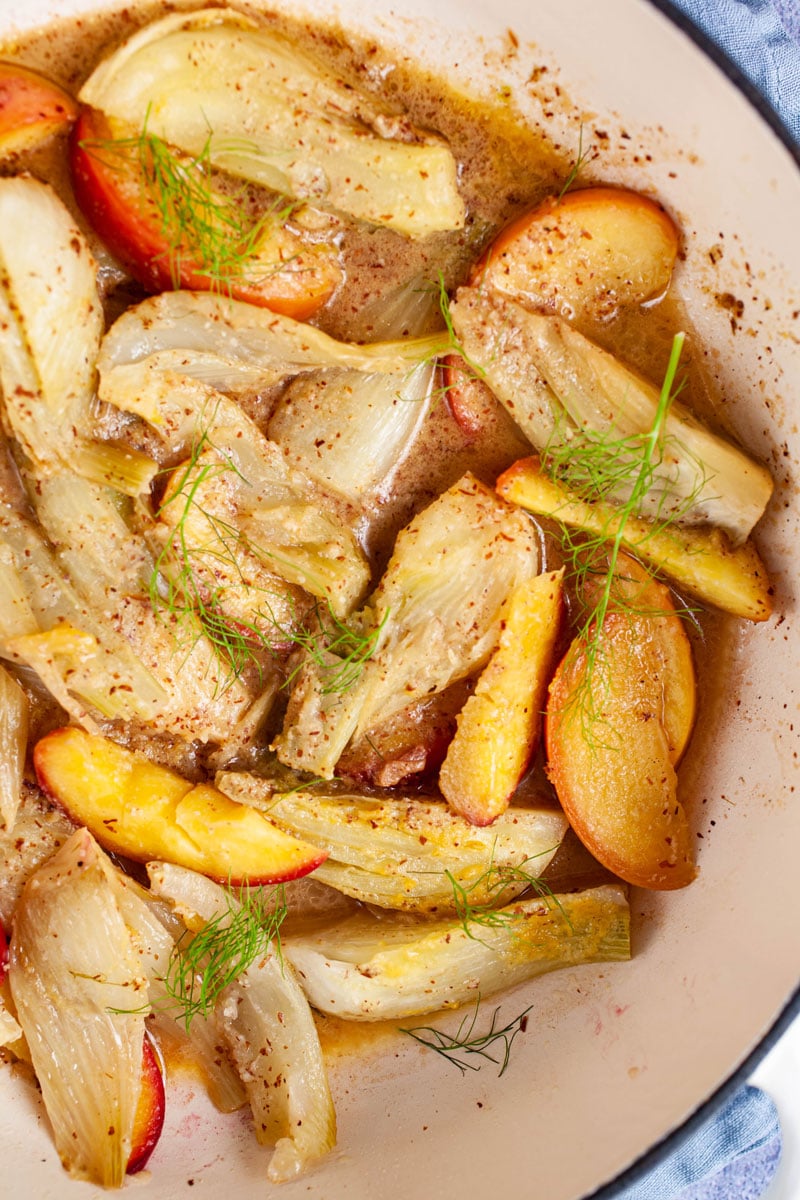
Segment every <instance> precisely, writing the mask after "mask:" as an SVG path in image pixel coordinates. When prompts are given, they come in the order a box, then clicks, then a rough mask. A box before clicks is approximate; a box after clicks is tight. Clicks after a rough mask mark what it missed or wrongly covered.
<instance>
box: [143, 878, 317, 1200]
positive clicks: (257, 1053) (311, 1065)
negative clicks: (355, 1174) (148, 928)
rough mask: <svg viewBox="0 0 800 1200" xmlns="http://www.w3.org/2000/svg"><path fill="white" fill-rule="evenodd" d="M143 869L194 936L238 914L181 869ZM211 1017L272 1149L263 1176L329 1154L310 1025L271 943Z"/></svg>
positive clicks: (280, 1175) (230, 899)
mask: <svg viewBox="0 0 800 1200" xmlns="http://www.w3.org/2000/svg"><path fill="white" fill-rule="evenodd" d="M147 870H148V874H149V876H150V883H151V887H152V890H153V891H154V892H155V894H156V895H157V896H160V897H162V898H163V899H166V900H169V901H170V902H171V903H172V904H173V905H174V906H175V909H176V911H177V912H179V913H180V914H181V916H182V917H183V919H184V920H185V921H186V922H187V924H188V925H189V927H190V928H191V929H193V930H195V931H196V932H200V933H202V930H203V927H204V926H206V925H207V924H208V923H209V922H211V921H215V920H219V921H220V926H221V929H222V930H223V931H224V929H225V927H226V925H229V924H230V921H231V920H232V919H233V917H234V915H235V914H236V913H237V912H239V911H240V909H241V905H240V903H239V901H238V900H237V898H236V897H235V895H233V894H232V893H231V892H230V891H226V890H225V889H223V888H221V887H220V886H219V885H218V884H216V883H212V882H211V880H209V879H206V878H205V877H204V876H202V875H197V874H196V873H195V872H193V871H189V870H187V869H186V868H184V867H176V866H173V865H172V864H170V863H150V864H148V868H147ZM279 944H280V943H279ZM215 1017H216V1021H217V1024H218V1027H219V1029H220V1031H221V1034H222V1036H223V1038H224V1040H225V1042H226V1043H227V1045H228V1048H229V1051H230V1053H231V1055H232V1058H233V1060H234V1063H235V1064H236V1066H237V1067H238V1069H239V1072H240V1075H241V1078H242V1082H243V1083H244V1086H245V1090H246V1092H247V1096H248V1100H249V1101H250V1105H251V1108H252V1110H253V1120H254V1123H255V1131H256V1137H257V1138H258V1140H259V1141H260V1142H262V1143H266V1144H274V1145H275V1152H274V1154H273V1156H272V1159H271V1161H270V1164H269V1167H268V1169H267V1174H268V1177H269V1178H270V1179H271V1180H272V1181H273V1182H281V1181H284V1180H287V1179H292V1178H294V1177H295V1176H297V1175H298V1174H300V1173H301V1171H303V1170H304V1169H305V1168H306V1167H307V1166H309V1165H310V1164H311V1163H313V1162H315V1161H316V1160H317V1159H318V1158H320V1157H321V1156H322V1155H324V1154H326V1153H327V1152H328V1151H329V1150H331V1149H332V1148H333V1146H334V1144H335V1142H336V1115H335V1112H334V1108H333V1101H332V1099H331V1094H330V1089H329V1087H328V1079H327V1073H326V1071H325V1065H324V1063H323V1060H322V1050H321V1048H320V1044H319V1037H318V1035H317V1030H316V1026H315V1025H314V1018H313V1016H312V1014H311V1010H310V1008H309V1006H308V1002H307V1001H306V999H305V996H304V994H303V992H302V990H301V988H300V987H299V985H298V983H297V981H296V979H295V976H294V972H293V970H292V968H291V966H290V965H289V964H288V963H287V962H286V961H285V959H283V957H282V956H281V954H280V952H279V950H278V949H276V945H275V942H274V941H272V942H270V945H269V947H268V949H267V950H266V952H265V953H264V954H263V955H261V956H260V957H259V958H258V959H257V961H255V962H253V963H252V964H251V965H250V966H248V967H246V969H245V970H244V971H243V972H242V973H241V974H240V975H239V977H238V978H237V979H236V980H235V981H234V982H233V983H230V984H228V986H227V987H226V988H225V989H224V991H223V992H222V993H221V995H220V997H219V999H218V1000H217V1002H216V1007H215Z"/></svg>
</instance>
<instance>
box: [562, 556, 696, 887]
mask: <svg viewBox="0 0 800 1200" xmlns="http://www.w3.org/2000/svg"><path fill="white" fill-rule="evenodd" d="M627 564H628V560H626V563H625V566H623V565H622V564H618V571H619V572H620V573H621V572H622V571H623V570H626V568H627ZM630 570H631V573H632V579H631V581H630V582H628V581H626V583H625V590H627V591H628V594H629V598H630V601H631V603H635V604H636V609H633V608H629V607H627V606H623V605H618V604H613V605H612V606H611V608H610V609H609V611H608V613H607V615H606V617H605V619H604V621H603V625H602V639H601V641H600V642H599V643H595V644H594V650H595V653H594V654H593V653H592V652H591V651H590V650H589V649H588V647H587V642H586V641H585V640H584V639H581V638H577V639H576V640H575V641H574V642H573V644H572V646H571V647H570V649H569V650H568V652H567V654H566V656H565V657H564V659H563V661H562V662H561V664H560V666H559V667H558V670H557V671H556V674H555V677H554V679H553V681H552V683H551V684H550V690H549V698H548V707H547V716H546V722H545V737H546V746H547V759H548V773H549V775H550V778H551V780H552V782H553V784H554V786H555V789H556V793H557V794H558V798H559V800H560V801H561V804H562V806H563V808H564V812H565V813H566V815H567V819H568V820H569V822H570V824H571V826H572V828H573V829H574V830H575V833H576V834H577V835H578V837H579V838H580V839H581V841H582V842H583V843H584V845H585V846H586V847H587V849H589V850H590V851H591V853H592V854H593V855H594V856H595V858H597V859H598V861H599V862H601V863H602V864H603V865H604V866H605V867H608V869H609V870H611V871H613V872H614V874H616V875H618V876H619V877H620V878H621V879H624V880H625V881H626V882H627V883H631V884H635V885H637V886H639V887H645V888H653V889H656V890H670V889H673V888H679V887H684V886H686V884H688V883H691V881H692V879H693V878H694V877H695V874H696V870H695V865H694V846H693V834H692V831H691V827H690V824H689V820H688V818H687V814H686V812H685V810H684V807H683V805H682V804H681V802H680V801H679V799H678V796H677V776H676V773H675V765H676V763H677V761H678V759H679V757H680V755H681V753H682V752H683V749H684V747H685V745H686V742H687V740H688V737H689V733H690V730H691V726H692V721H693V717H694V704H695V682H694V668H693V664H692V657H691V649H690V647H689V642H688V638H687V637H686V633H685V631H684V629H683V626H682V624H681V621H680V618H679V617H678V616H677V614H676V613H675V611H674V608H673V606H672V603H671V601H670V598H669V592H668V591H667V589H666V588H665V587H664V586H663V585H662V584H659V583H657V582H656V581H654V580H650V581H648V582H646V583H641V581H640V579H638V578H637V576H636V573H637V572H641V568H640V567H638V565H636V564H631V566H630ZM642 574H643V572H642ZM618 577H619V576H618ZM637 610H638V611H637ZM590 637H591V631H590Z"/></svg>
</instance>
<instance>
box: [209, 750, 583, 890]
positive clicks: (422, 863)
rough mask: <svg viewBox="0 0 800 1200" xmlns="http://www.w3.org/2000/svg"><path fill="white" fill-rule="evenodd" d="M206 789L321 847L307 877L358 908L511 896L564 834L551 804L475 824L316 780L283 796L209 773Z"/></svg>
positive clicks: (440, 807)
mask: <svg viewBox="0 0 800 1200" xmlns="http://www.w3.org/2000/svg"><path fill="white" fill-rule="evenodd" d="M216 783H217V787H218V788H219V789H220V791H222V792H224V793H225V795H226V796H230V797H231V799H233V800H239V801H241V802H243V803H245V804H253V805H255V806H256V807H258V808H259V809H260V810H261V811H263V812H264V813H265V815H267V816H268V817H269V819H270V820H271V821H273V822H274V823H275V824H276V825H278V826H279V827H280V828H281V829H285V830H286V831H287V832H289V833H292V834H294V836H295V837H300V838H303V840H304V841H308V842H310V843H311V844H312V845H316V846H320V847H323V846H324V847H325V848H326V849H327V851H328V858H327V860H326V861H325V862H324V863H323V864H322V865H321V866H319V867H317V869H316V871H315V872H314V874H315V877H316V878H317V879H320V880H321V881H322V882H323V883H327V884H329V885H330V886H331V887H333V888H336V890H337V891H340V892H344V893H345V895H348V896H352V897H353V898H354V899H356V900H361V901H363V902H364V903H366V904H375V905H378V906H379V907H381V908H394V909H405V910H407V911H409V912H438V913H442V912H447V911H453V910H454V909H455V907H456V899H457V892H456V889H457V888H458V887H459V886H460V887H462V888H467V889H469V891H470V895H471V897H472V899H473V901H474V903H475V904H486V903H489V902H490V901H491V902H492V903H494V904H499V903H500V902H501V901H502V900H503V899H508V898H510V897H511V896H514V895H517V894H519V893H520V892H522V891H524V890H525V889H526V888H527V887H529V886H530V881H531V879H532V878H534V877H538V876H540V875H541V874H542V873H543V872H544V870H545V868H546V867H547V864H548V863H549V862H550V860H551V859H552V858H553V855H554V854H555V852H556V850H557V849H558V847H559V845H560V843H561V839H562V838H563V836H564V833H565V832H566V828H567V823H566V820H565V819H564V816H563V814H562V813H561V812H559V811H558V810H557V809H553V808H550V809H547V808H522V807H519V808H515V809H514V811H513V812H511V813H506V814H504V815H503V816H500V817H499V818H498V819H497V820H496V821H495V822H494V823H493V824H492V826H491V827H490V828H481V827H480V826H476V825H470V823H469V822H468V821H466V820H465V819H464V818H463V817H460V816H458V815H457V814H456V813H453V812H451V811H450V810H449V809H448V808H447V807H446V805H445V804H443V803H442V801H441V800H436V799H430V800H429V799H423V798H419V797H413V796H407V797H397V796H395V795H393V794H390V793H387V794H385V795H383V796H377V795H375V796H364V795H359V794H357V793H352V792H351V793H348V792H347V791H346V790H344V789H342V790H337V791H331V790H330V789H325V788H324V786H322V785H319V784H315V785H312V786H311V787H300V788H297V789H295V790H292V791H287V790H282V789H281V786H280V785H279V784H278V782H277V781H275V782H273V781H271V780H269V779H265V778H263V777H260V776H257V775H252V774H248V773H247V772H236V771H221V772H219V773H218V775H217V778H216ZM284 789H285V784H284ZM487 863H488V864H489V866H488V867H487Z"/></svg>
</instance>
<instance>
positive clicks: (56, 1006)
mask: <svg viewBox="0 0 800 1200" xmlns="http://www.w3.org/2000/svg"><path fill="white" fill-rule="evenodd" d="M9 981H10V985H11V993H12V996H13V1000H14V1004H15V1007H16V1010H17V1017H18V1020H19V1023H20V1025H21V1026H22V1030H23V1032H24V1034H25V1038H26V1040H27V1043H28V1046H29V1047H30V1052H31V1058H32V1060H33V1066H34V1070H35V1071H36V1077H37V1079H38V1080H39V1084H40V1086H41V1089H42V1097H43V1099H44V1103H45V1108H46V1109H47V1115H48V1117H49V1119H50V1123H51V1125H52V1127H53V1133H54V1136H55V1142H56V1147H57V1149H58V1152H59V1154H60V1156H61V1160H62V1162H63V1164H64V1166H65V1167H66V1169H67V1170H68V1171H69V1172H70V1174H71V1175H73V1176H75V1177H77V1178H79V1179H87V1180H90V1181H92V1182H94V1183H99V1184H102V1185H103V1186H104V1187H119V1186H120V1185H121V1184H122V1182H123V1180H124V1177H125V1170H126V1167H127V1164H128V1159H129V1157H130V1153H131V1147H132V1134H133V1122H134V1117H135V1114H136V1106H137V1103H138V1100H139V1092H140V1090H141V1084H142V1045H143V1041H144V1029H145V1026H144V1013H145V1011H146V1010H147V1007H148V990H147V981H146V979H145V977H144V975H143V972H142V969H141V964H140V962H139V955H138V953H137V946H136V944H135V942H134V939H133V937H132V935H131V932H130V929H129V928H128V926H127V924H126V922H125V920H124V917H123V915H122V913H121V911H120V908H119V905H118V902H117V896H116V886H115V881H114V878H113V868H112V867H111V864H110V862H109V861H108V859H107V858H106V856H105V855H104V854H103V852H102V851H101V850H100V848H99V846H98V845H97V843H96V842H95V841H94V839H93V838H92V836H91V834H89V833H88V832H87V831H86V830H83V829H79V830H77V831H76V832H75V834H73V836H72V837H71V838H70V839H69V840H68V841H67V842H66V843H65V844H64V845H63V846H62V847H61V849H60V850H59V851H58V852H57V853H56V854H54V855H53V857H52V858H51V859H49V860H48V861H47V862H46V863H45V864H44V865H43V866H41V867H40V868H39V870H38V871H37V872H36V874H35V875H33V876H32V877H31V879H30V880H29V881H28V883H27V884H26V886H25V889H24V891H23V894H22V897H21V899H20V902H19V904H18V906H17V909H16V913H15V916H14V931H13V936H12V940H11V952H10V959H9ZM143 1006H144V1011H142V1008H143ZM134 1010H138V1011H134Z"/></svg>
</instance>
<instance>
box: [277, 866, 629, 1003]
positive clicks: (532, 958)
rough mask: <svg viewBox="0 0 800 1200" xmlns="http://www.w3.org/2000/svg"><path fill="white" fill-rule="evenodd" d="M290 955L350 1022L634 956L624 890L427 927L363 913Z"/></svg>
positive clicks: (303, 979) (313, 998) (307, 981)
mask: <svg viewBox="0 0 800 1200" xmlns="http://www.w3.org/2000/svg"><path fill="white" fill-rule="evenodd" d="M284 955H285V956H286V958H287V959H288V961H289V962H290V963H291V964H292V966H293V967H294V968H295V970H296V972H297V974H298V977H299V979H300V983H301V985H302V987H303V989H304V990H305V993H306V995H307V996H308V998H309V1000H310V1002H311V1003H312V1004H313V1005H314V1007H315V1008H318V1009H319V1010H320V1011H321V1012H324V1013H330V1014H331V1015H333V1016H338V1017H343V1018H345V1019H346V1020H351V1021H380V1020H397V1019H400V1018H405V1017H410V1016H417V1015H419V1014H422V1013H430V1012H437V1011H438V1010H439V1009H442V1008H455V1007H457V1006H458V1005H459V1004H465V1003H468V1002H469V1001H474V999H475V997H476V995H477V994H478V993H480V995H481V996H488V995H490V994H491V993H492V992H496V991H499V990H500V989H501V988H509V987H513V985H514V984H517V983H521V982H522V981H523V980H526V979H532V978H534V977H535V976H536V975H542V974H544V973H546V972H548V971H554V970H557V969H559V968H560V967H570V966H576V965H577V964H579V963H591V962H619V961H623V960H626V959H628V958H629V957H630V912H629V908H628V901H627V899H626V893H625V889H624V888H623V887H621V886H619V885H615V884H608V885H604V886H602V887H597V888H589V889H588V890H586V891H584V892H570V893H568V894H565V895H560V896H549V895H545V896H539V897H536V898H534V899H530V900H521V901H518V902H516V903H513V904H510V905H507V906H506V907H505V908H501V909H499V910H495V911H494V914H493V919H492V920H491V921H488V920H485V919H483V918H481V919H480V920H477V919H474V920H470V919H468V918H465V920H464V921H458V920H455V919H452V918H451V919H450V920H445V921H441V920H440V921H435V922H430V923H428V922H425V923H420V924H409V923H408V921H407V920H403V919H396V920H395V921H394V922H392V921H390V920H389V919H387V918H384V919H382V920H380V921H377V920H375V918H373V917H370V916H369V915H368V914H366V913H359V914H357V915H356V916H353V917H351V918H349V920H347V921H342V922H341V923H340V924H339V925H337V926H336V928H335V929H331V930H322V931H320V932H318V933H314V934H310V935H308V936H305V937H294V936H293V937H287V938H286V939H285V940H284Z"/></svg>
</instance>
